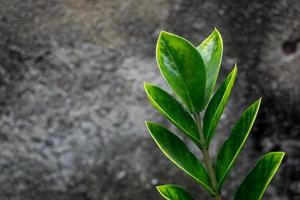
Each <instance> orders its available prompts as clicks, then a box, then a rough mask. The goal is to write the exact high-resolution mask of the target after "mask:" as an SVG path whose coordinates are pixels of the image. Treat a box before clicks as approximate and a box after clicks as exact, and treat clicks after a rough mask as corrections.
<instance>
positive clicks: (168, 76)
mask: <svg viewBox="0 0 300 200" xmlns="http://www.w3.org/2000/svg"><path fill="white" fill-rule="evenodd" d="M156 59H157V62H158V65H159V69H160V71H161V73H162V75H163V76H164V78H165V80H166V82H167V83H168V84H169V85H170V87H171V88H172V89H173V91H174V92H175V93H176V95H178V97H179V98H180V99H181V101H183V102H184V103H185V105H186V107H187V109H188V110H189V111H190V112H198V111H200V110H202V109H203V107H204V93H205V79H206V75H205V66H204V62H203V59H202V57H201V55H200V53H199V52H198V50H197V49H196V48H195V47H194V46H193V45H192V44H191V43H190V42H188V41H187V40H185V39H184V38H182V37H179V36H177V35H174V34H172V33H168V32H164V31H162V32H161V33H160V35H159V38H158V41H157V47H156Z"/></svg>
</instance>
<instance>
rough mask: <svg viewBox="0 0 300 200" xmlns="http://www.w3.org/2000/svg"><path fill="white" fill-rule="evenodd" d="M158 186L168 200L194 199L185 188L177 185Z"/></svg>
mask: <svg viewBox="0 0 300 200" xmlns="http://www.w3.org/2000/svg"><path fill="white" fill-rule="evenodd" d="M156 188H157V190H158V191H159V193H160V194H161V196H163V197H164V198H165V199H167V200H194V198H193V197H192V196H191V195H190V194H189V193H188V192H187V191H186V190H185V189H183V188H182V187H180V186H177V185H160V186H157V187H156Z"/></svg>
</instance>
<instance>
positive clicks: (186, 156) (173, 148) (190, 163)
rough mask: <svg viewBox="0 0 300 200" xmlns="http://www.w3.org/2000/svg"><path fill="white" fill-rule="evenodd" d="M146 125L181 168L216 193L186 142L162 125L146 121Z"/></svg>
mask: <svg viewBox="0 0 300 200" xmlns="http://www.w3.org/2000/svg"><path fill="white" fill-rule="evenodd" d="M146 126H147V128H148V130H149V132H150V134H151V136H152V137H153V139H154V140H155V142H156V144H157V145H158V146H159V148H160V149H161V150H162V152H163V153H164V154H165V155H166V156H167V157H168V158H169V159H170V160H171V161H172V162H173V163H174V164H176V165H177V166H178V167H179V168H180V169H182V170H183V171H185V172H186V173H187V174H189V175H190V176H191V177H193V178H194V179H195V180H196V181H198V183H200V184H201V185H202V186H203V187H204V188H206V189H207V190H208V191H209V192H210V193H211V194H214V192H213V190H212V189H211V187H210V181H209V177H208V175H207V172H206V170H205V168H204V167H203V165H202V164H201V163H200V161H199V160H198V159H197V158H196V156H195V155H194V154H193V153H192V152H191V151H190V150H189V149H188V147H187V146H186V145H185V144H184V142H183V141H182V140H181V139H180V138H179V137H177V136H176V135H175V134H173V133H171V132H170V131H169V130H168V129H166V128H164V127H163V126H161V125H158V124H156V123H152V122H146Z"/></svg>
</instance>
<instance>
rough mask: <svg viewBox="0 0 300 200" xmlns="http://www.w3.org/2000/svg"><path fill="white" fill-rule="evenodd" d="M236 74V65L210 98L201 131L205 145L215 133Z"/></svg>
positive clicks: (207, 144)
mask: <svg viewBox="0 0 300 200" xmlns="http://www.w3.org/2000/svg"><path fill="white" fill-rule="evenodd" d="M236 74H237V67H236V65H235V66H234V69H233V70H232V72H231V73H230V74H229V75H228V76H227V78H226V79H225V81H224V82H223V84H222V85H221V86H220V87H219V89H218V90H217V92H216V93H215V94H214V96H213V98H212V99H211V100H210V102H209V104H208V106H207V109H206V111H205V114H204V118H203V133H204V138H205V143H206V146H209V143H210V141H211V139H212V137H213V135H214V133H215V130H216V127H217V125H218V122H219V120H220V118H221V115H222V113H223V111H224V108H225V106H226V104H227V101H228V99H229V96H230V93H231V90H232V87H233V85H234V81H235V77H236Z"/></svg>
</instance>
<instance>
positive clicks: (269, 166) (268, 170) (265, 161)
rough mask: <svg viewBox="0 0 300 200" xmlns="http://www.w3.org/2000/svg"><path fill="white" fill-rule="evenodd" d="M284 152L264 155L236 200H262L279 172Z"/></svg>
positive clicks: (241, 187)
mask: <svg viewBox="0 0 300 200" xmlns="http://www.w3.org/2000/svg"><path fill="white" fill-rule="evenodd" d="M284 154H285V153H284V152H271V153H268V154H266V155H264V156H263V157H262V158H261V159H260V160H259V161H258V162H257V164H256V166H255V167H254V169H253V170H252V171H251V172H250V173H249V174H248V175H247V177H246V178H245V180H244V181H243V182H242V184H241V185H240V187H239V188H238V190H237V192H236V194H235V196H234V200H241V199H242V200H260V199H261V198H262V196H263V194H264V192H265V190H266V188H267V187H268V185H269V183H270V182H271V180H272V178H273V176H274V175H275V173H276V171H277V170H278V168H279V166H280V163H281V161H282V159H283V157H284Z"/></svg>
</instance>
